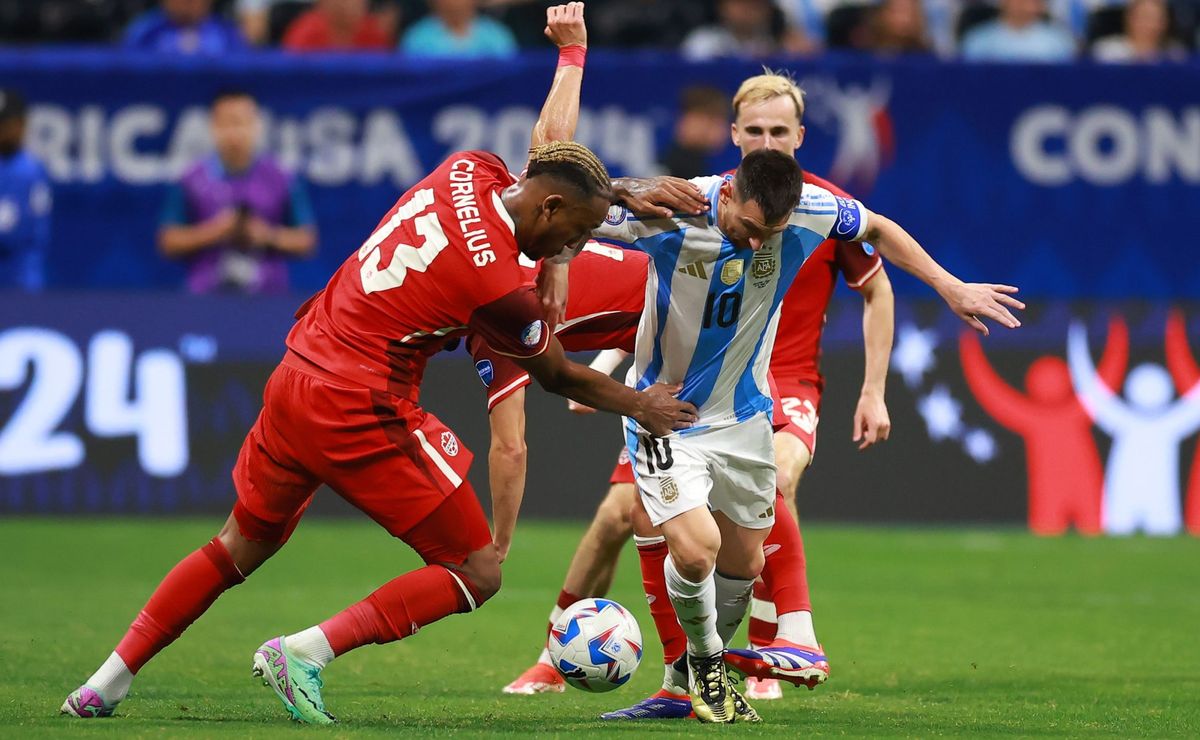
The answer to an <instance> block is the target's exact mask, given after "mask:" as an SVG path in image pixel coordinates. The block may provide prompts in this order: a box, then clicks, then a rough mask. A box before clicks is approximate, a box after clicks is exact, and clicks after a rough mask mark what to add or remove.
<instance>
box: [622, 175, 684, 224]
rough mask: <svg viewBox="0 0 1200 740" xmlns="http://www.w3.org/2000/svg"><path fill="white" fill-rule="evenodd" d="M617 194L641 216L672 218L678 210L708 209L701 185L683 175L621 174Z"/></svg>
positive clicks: (682, 211) (630, 208)
mask: <svg viewBox="0 0 1200 740" xmlns="http://www.w3.org/2000/svg"><path fill="white" fill-rule="evenodd" d="M612 191H613V196H614V197H615V198H616V200H617V202H618V203H622V204H624V205H625V207H626V208H628V209H629V210H630V211H633V212H634V213H635V214H637V215H639V216H649V217H652V218H671V217H672V216H674V215H675V214H676V213H689V214H692V215H699V214H701V213H704V212H705V211H707V210H708V198H706V197H704V193H702V192H700V188H698V187H696V186H695V185H693V184H692V183H690V182H688V181H687V180H684V179H682V178H679V177H670V176H667V175H663V176H661V177H618V178H617V179H615V180H613V181H612Z"/></svg>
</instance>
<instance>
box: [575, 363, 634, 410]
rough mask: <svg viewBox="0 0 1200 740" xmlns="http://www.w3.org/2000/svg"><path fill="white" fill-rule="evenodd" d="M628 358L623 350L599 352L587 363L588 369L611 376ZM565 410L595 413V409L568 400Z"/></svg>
mask: <svg viewBox="0 0 1200 740" xmlns="http://www.w3.org/2000/svg"><path fill="white" fill-rule="evenodd" d="M628 356H629V353H628V352H626V351H625V350H623V349H606V350H601V351H600V353H599V354H597V355H596V356H595V357H593V358H592V361H591V362H590V363H588V367H590V368H591V369H593V370H595V371H596V372H598V373H604V374H605V375H608V376H612V374H613V370H616V369H617V368H618V367H620V366H621V363H622V362H624V361H625V358H626V357H628ZM567 410H568V411H570V412H572V413H575V414H594V413H596V409H594V408H592V407H591V406H584V405H583V404H582V403H579V402H578V401H572V400H571V399H569V398H568V399H567Z"/></svg>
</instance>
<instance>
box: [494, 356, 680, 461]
mask: <svg viewBox="0 0 1200 740" xmlns="http://www.w3.org/2000/svg"><path fill="white" fill-rule="evenodd" d="M513 360H514V361H515V362H517V363H518V364H519V365H520V366H521V367H523V368H525V370H526V371H528V372H529V374H530V375H532V376H533V378H534V380H536V381H537V382H538V384H540V385H541V386H542V387H543V388H545V389H546V390H548V391H550V392H551V393H557V394H558V395H560V396H566V397H567V398H570V399H572V400H575V401H578V402H580V403H583V404H586V405H588V406H591V407H592V408H596V409H600V410H601V411H609V412H612V413H614V414H621V415H622V416H628V417H630V418H632V419H634V420H635V421H637V423H638V424H641V425H642V428H643V429H645V430H646V431H648V432H650V433H651V434H653V435H655V436H659V437H661V436H664V435H667V434H670V433H671V432H672V431H674V430H676V429H686V428H688V427H690V426H691V425H692V424H693V423H694V422H695V421H696V418H697V416H696V407H695V406H693V405H692V404H690V403H687V402H685V401H680V400H679V399H677V398H675V397H674V396H673V395H672V393H673V390H672V389H670V388H668V387H667V386H665V385H662V384H661V383H659V384H655V385H653V386H651V387H649V388H647V389H646V390H644V391H635V390H633V389H632V388H627V387H625V386H624V385H622V384H620V383H618V382H617V381H615V380H613V379H612V378H610V377H608V376H607V375H604V374H603V373H598V372H596V371H595V370H592V369H591V368H589V367H586V366H584V365H580V364H579V363H577V362H571V361H570V360H568V359H567V357H566V355H564V354H563V348H562V345H561V344H559V342H558V339H557V338H554V337H552V338H551V339H550V345H549V346H548V347H547V348H546V351H545V352H543V353H541V354H540V355H537V356H535V357H526V358H516V357H514V358H513Z"/></svg>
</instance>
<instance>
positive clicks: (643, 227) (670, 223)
mask: <svg viewBox="0 0 1200 740" xmlns="http://www.w3.org/2000/svg"><path fill="white" fill-rule="evenodd" d="M723 179H724V178H722V177H720V176H712V177H696V178H693V179H691V180H689V181H688V182H690V183H692V184H693V185H695V186H696V187H697V188H699V189H700V192H701V193H703V194H704V195H705V196H707V197H709V198H710V200H711V197H712V195H713V193H714V191H715V190H716V188H717V187H719V186H720V183H721V182H722V181H723ZM707 218H708V216H707V214H700V215H699V216H688V215H686V214H682V215H676V216H673V217H671V218H646V219H643V218H641V217H639V216H636V215H634V214H633V212H631V211H630V210H629V209H628V208H626V207H625V206H622V205H614V206H613V207H611V208H609V209H608V215H607V216H606V217H605V218H604V223H603V224H601V225H600V228H598V229H596V230H595V231H594V232H592V237H593V238H594V239H597V240H599V241H601V242H609V243H613V244H620V245H622V246H626V247H633V248H635V249H640V250H642V251H644V252H648V253H653V247H654V245H655V244H658V243H660V242H661V237H662V235H664V234H668V233H671V232H675V231H682V230H684V229H686V228H688V227H689V226H698V225H704V224H705V222H706V219H707Z"/></svg>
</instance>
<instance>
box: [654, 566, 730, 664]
mask: <svg viewBox="0 0 1200 740" xmlns="http://www.w3.org/2000/svg"><path fill="white" fill-rule="evenodd" d="M663 574H664V575H665V576H666V581H667V595H668V596H670V597H671V603H672V604H673V605H674V606H675V615H676V616H677V617H678V618H679V626H680V627H682V628H683V632H684V634H686V635H687V638H688V650H689V651H690V652H691V653H692V654H693V655H697V656H709V655H716V654H717V653H719V652H721V650H722V649H724V647H725V645H724V643H723V642H721V636H720V635H719V634H717V589H716V585H715V584H714V582H713V574H712V573H709V574H708V575H707V576H705V577H704V579H703V580H702V581H700V582H699V583H693V582H692V581H689V580H688V579H686V578H684V577H683V576H681V575H680V574H679V571H678V570H676V568H675V559H674V558H672V557H671V556H670V555H668V556H667V560H666V562H665V563H663Z"/></svg>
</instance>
